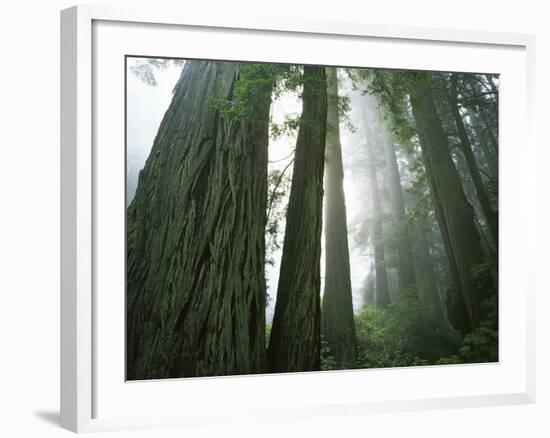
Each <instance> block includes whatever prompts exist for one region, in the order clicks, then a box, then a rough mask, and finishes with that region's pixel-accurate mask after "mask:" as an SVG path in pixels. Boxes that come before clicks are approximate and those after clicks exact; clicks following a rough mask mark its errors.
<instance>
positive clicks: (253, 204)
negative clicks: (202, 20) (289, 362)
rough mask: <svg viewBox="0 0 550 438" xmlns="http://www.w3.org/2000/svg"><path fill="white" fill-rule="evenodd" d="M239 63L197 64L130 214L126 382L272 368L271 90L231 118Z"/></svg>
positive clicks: (188, 70)
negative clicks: (268, 343)
mask: <svg viewBox="0 0 550 438" xmlns="http://www.w3.org/2000/svg"><path fill="white" fill-rule="evenodd" d="M239 68H240V67H239V65H238V64H237V63H232V62H227V63H226V62H205V61H187V62H186V64H185V67H184V69H183V72H182V75H181V77H180V79H179V81H178V83H177V85H176V87H175V89H174V95H173V98H172V102H171V104H170V106H169V108H168V110H167V112H166V114H165V116H164V119H163V120H162V123H161V125H160V128H159V130H158V133H157V136H156V138H155V142H154V144H153V148H152V150H151V153H150V155H149V158H148V159H147V162H146V164H145V167H144V169H143V170H142V171H141V173H140V176H139V182H138V187H137V191H136V196H135V199H134V201H133V202H132V204H131V205H130V207H129V208H128V214H127V227H128V234H127V377H128V379H130V380H133V379H149V378H167V377H188V376H211V375H227V374H244V373H259V372H263V371H265V365H266V354H265V294H266V286H265V276H264V275H265V274H264V264H265V224H266V216H265V215H266V213H265V212H266V190H267V189H266V184H267V145H268V128H269V108H270V102H271V89H269V90H267V91H265V92H262V93H258V96H257V98H256V102H255V105H256V107H255V118H254V119H252V120H240V121H238V120H234V121H230V120H224V119H222V118H221V116H220V114H219V112H218V111H217V110H216V109H214V108H213V106H212V105H210V103H209V101H210V99H211V98H216V99H228V98H229V99H231V98H232V90H233V86H234V84H235V81H236V80H237V78H238V77H239Z"/></svg>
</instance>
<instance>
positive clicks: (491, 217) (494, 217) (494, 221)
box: [447, 73, 498, 250]
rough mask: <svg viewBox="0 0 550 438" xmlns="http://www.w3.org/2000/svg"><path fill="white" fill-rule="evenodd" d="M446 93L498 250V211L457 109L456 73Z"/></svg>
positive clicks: (484, 213) (476, 189)
mask: <svg viewBox="0 0 550 438" xmlns="http://www.w3.org/2000/svg"><path fill="white" fill-rule="evenodd" d="M447 95H448V99H449V107H450V109H451V113H452V115H453V118H454V120H455V123H456V127H457V129H458V137H459V138H460V144H461V146H462V152H463V154H464V158H465V159H466V164H467V165H468V170H469V173H470V176H471V177H472V182H473V184H474V188H475V191H476V194H477V198H478V200H479V205H480V206H481V210H482V211H483V215H484V216H485V219H486V220H487V225H488V227H489V230H490V231H491V235H492V238H493V242H494V244H495V246H496V248H497V250H498V213H497V212H495V211H494V210H493V208H492V207H491V202H490V200H489V196H488V195H487V191H486V190H485V186H484V184H483V179H482V178H481V174H480V172H479V168H478V166H477V162H476V159H475V156H474V153H473V151H472V144H471V142H470V138H469V137H468V133H467V131H466V127H465V126H464V121H463V120H462V115H461V114H460V111H459V107H458V77H457V74H456V73H453V74H451V79H450V87H449V90H448V93H447Z"/></svg>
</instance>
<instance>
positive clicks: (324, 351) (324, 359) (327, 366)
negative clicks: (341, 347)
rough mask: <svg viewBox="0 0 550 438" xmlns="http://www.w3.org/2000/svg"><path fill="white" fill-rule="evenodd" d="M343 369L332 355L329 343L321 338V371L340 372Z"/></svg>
mask: <svg viewBox="0 0 550 438" xmlns="http://www.w3.org/2000/svg"><path fill="white" fill-rule="evenodd" d="M339 369H342V368H341V367H340V365H339V364H338V361H337V360H336V358H335V357H334V356H333V355H332V353H331V351H330V347H329V346H328V342H327V341H326V340H325V339H324V337H323V336H321V370H322V371H330V370H339Z"/></svg>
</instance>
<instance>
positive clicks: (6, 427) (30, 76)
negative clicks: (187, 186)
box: [0, 0, 550, 438]
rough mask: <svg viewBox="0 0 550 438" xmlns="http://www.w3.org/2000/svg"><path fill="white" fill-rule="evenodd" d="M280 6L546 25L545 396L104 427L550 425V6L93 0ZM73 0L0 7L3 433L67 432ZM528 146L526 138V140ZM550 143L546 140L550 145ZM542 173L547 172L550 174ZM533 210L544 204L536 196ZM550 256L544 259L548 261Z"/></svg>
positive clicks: (270, 9)
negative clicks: (64, 240) (67, 135)
mask: <svg viewBox="0 0 550 438" xmlns="http://www.w3.org/2000/svg"><path fill="white" fill-rule="evenodd" d="M95 3H98V4H101V3H106V4H114V5H116V4H121V5H134V6H138V5H140V4H141V5H145V6H152V5H155V6H158V7H179V8H187V9H190V8H192V9H193V10H194V11H198V10H203V11H204V13H205V14H207V13H208V11H211V10H216V11H217V12H218V13H224V14H226V15H227V16H228V17H230V16H231V15H233V14H241V13H246V14H250V15H255V14H256V15H265V14H273V15H279V16H295V17H300V18H306V17H307V18H310V19H324V20H343V21H357V20H361V21H366V22H374V23H392V24H415V25H419V26H430V27H451V28H463V29H483V30H496V31H505V32H528V33H536V34H537V38H538V40H537V44H538V53H537V79H538V84H537V100H538V102H537V126H538V131H539V157H538V163H539V168H538V169H537V172H538V175H539V179H540V180H539V181H540V184H539V197H538V206H537V208H538V212H537V214H538V221H539V230H538V233H539V239H538V248H537V251H538V253H537V254H526V255H525V256H526V257H529V258H530V259H531V260H532V261H533V263H536V264H537V265H538V267H537V269H538V271H539V272H540V273H541V275H540V277H539V281H538V298H537V300H538V301H537V304H538V309H539V310H538V339H537V344H538V370H539V372H538V402H537V404H536V405H530V406H514V407H497V408H482V409H466V410H452V411H434V412H420V413H407V414H397V415H395V414H394V415H370V416H365V417H347V418H341V419H337V418H336V419H334V418H332V419H330V418H327V419H312V420H308V421H295V422H292V423H290V422H289V423H282V422H281V423H277V424H270V425H266V426H265V427H262V429H260V430H258V427H257V426H251V425H249V426H247V425H242V424H240V425H236V426H228V427H223V428H219V427H204V428H196V429H188V430H162V431H154V432H153V431H141V432H132V433H130V432H119V433H112V434H109V435H107V436H112V437H119V436H134V435H132V434H135V435H136V436H146V437H148V436H155V437H165V436H166V437H168V436H174V437H175V436H178V437H180V436H182V435H183V434H185V435H186V436H212V437H218V436H220V435H223V436H239V437H244V436H261V437H271V436H273V437H275V436H277V437H280V436H282V435H283V436H285V435H286V436H288V437H299V436H303V437H306V436H308V437H309V436H312V437H316V436H318V437H331V436H334V437H336V436H338V437H340V436H352V435H355V436H371V437H383V436H389V437H393V436H412V437H416V436H418V437H432V436H434V437H436V436H437V437H440V436H444V437H445V438H447V437H449V438H450V437H460V438H470V437H482V436H484V437H485V436H486V437H547V436H550V418H549V417H550V383H549V379H548V370H549V356H550V342H549V338H548V334H549V333H550V324H549V319H550V318H548V316H547V313H548V311H547V310H546V309H550V300H549V297H548V295H549V293H548V292H549V288H548V287H547V286H546V285H545V284H544V280H545V279H546V277H547V275H544V274H546V273H547V271H548V263H547V261H548V260H549V258H548V256H547V252H546V251H544V248H546V247H548V245H549V244H550V240H549V238H548V237H549V235H548V231H547V228H548V225H546V229H545V228H543V226H544V225H545V224H548V223H550V215H549V212H550V209H549V208H548V207H547V205H545V204H546V203H547V202H548V201H549V200H550V197H549V193H548V192H549V191H548V188H549V187H548V178H547V177H546V176H545V175H544V174H545V172H546V173H548V170H546V168H548V166H550V154H549V152H548V142H544V143H543V136H542V133H543V132H544V128H545V127H546V126H547V125H548V120H550V112H549V110H548V105H543V104H544V103H546V101H547V100H548V99H549V98H550V94H549V93H548V90H549V86H548V84H549V79H548V78H550V26H549V23H548V21H549V20H548V19H549V18H550V14H548V12H547V11H545V8H544V5H545V3H546V2H544V1H540V0H539V1H537V0H523V1H521V2H502V1H498V0H485V1H483V2H481V1H479V0H452V1H449V0H416V1H407V0H378V1H368V0H357V1H354V0H338V1H335V0H332V1H324V0H315V1H310V2H306V1H302V2H298V1H297V0H277V1H271V2H261V1H252V0H250V1H249V0H233V1H230V2H227V1H225V2H224V1H219V2H216V1H213V0H206V1H196V0H193V1H186V0H177V1H169V0H154V1H145V0H140V1H131V0H126V1H114V0H113V1H110V2H109V1H96V2H95ZM72 5H73V2H72V1H64V0H51V1H43V0H42V1H40V0H27V1H21V2H15V1H12V2H4V3H3V4H2V9H1V12H0V47H1V50H0V64H1V65H0V349H1V354H0V436H5V437H19V436H21V437H23V436H25V437H41V438H42V437H44V438H46V437H50V436H62V435H66V436H68V434H69V432H66V431H63V430H60V429H58V427H57V422H58V416H59V411H58V404H59V390H58V388H59V375H58V374H59V371H58V370H59V341H58V339H59V10H60V9H63V8H65V7H68V6H72ZM518 147H521V145H518ZM545 147H546V150H545ZM543 179H544V181H543ZM533 214H535V206H533ZM545 258H546V260H545Z"/></svg>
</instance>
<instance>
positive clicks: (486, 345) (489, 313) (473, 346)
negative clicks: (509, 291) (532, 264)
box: [437, 296, 498, 364]
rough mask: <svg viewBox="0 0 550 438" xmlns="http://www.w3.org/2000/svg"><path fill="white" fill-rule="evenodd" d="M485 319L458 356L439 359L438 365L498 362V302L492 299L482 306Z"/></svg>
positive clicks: (465, 341) (470, 335) (494, 298)
mask: <svg viewBox="0 0 550 438" xmlns="http://www.w3.org/2000/svg"><path fill="white" fill-rule="evenodd" d="M481 311H482V314H483V315H485V318H484V319H483V321H481V323H480V324H479V326H478V327H476V328H475V329H474V330H473V331H472V332H471V333H468V334H467V335H466V336H465V337H464V340H463V342H462V346H461V347H460V348H459V349H458V354H456V355H452V356H449V357H443V358H441V359H439V361H438V362H437V363H438V364H447V363H487V362H497V361H498V300H497V298H496V296H495V297H492V298H490V299H488V300H486V301H484V302H483V303H482V305H481Z"/></svg>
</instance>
